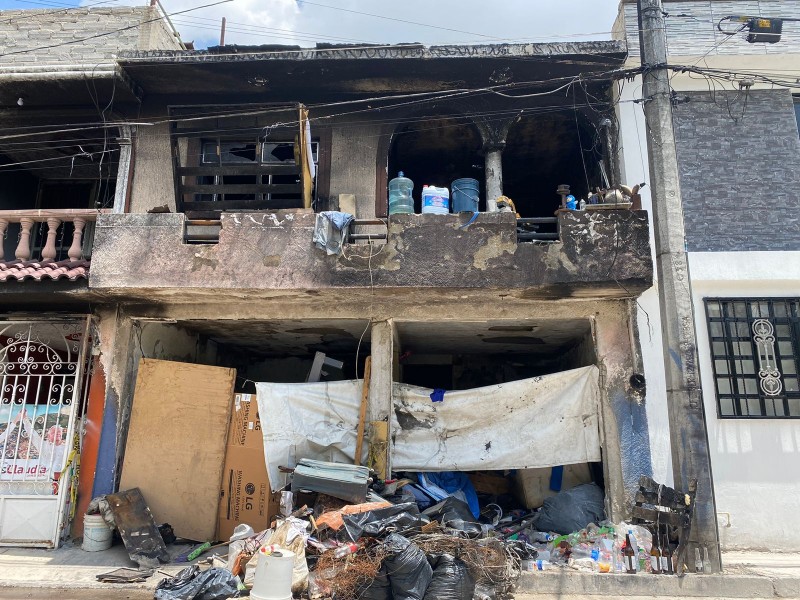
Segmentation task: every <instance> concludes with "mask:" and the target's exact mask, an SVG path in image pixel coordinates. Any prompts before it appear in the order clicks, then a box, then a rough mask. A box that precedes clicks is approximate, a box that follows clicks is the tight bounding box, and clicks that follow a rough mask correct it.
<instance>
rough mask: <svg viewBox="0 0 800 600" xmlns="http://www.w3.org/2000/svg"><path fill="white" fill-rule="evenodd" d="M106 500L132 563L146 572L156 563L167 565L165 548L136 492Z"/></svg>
mask: <svg viewBox="0 0 800 600" xmlns="http://www.w3.org/2000/svg"><path fill="white" fill-rule="evenodd" d="M106 500H108V506H109V508H110V509H111V513H112V514H113V515H114V522H115V523H116V524H117V529H119V534H120V536H122V541H123V542H124V544H125V549H126V550H127V551H128V554H129V555H130V557H131V560H132V561H133V562H136V563H139V565H140V566H142V567H150V568H153V567H157V566H158V564H159V561H161V562H164V563H166V562H169V552H167V547H166V545H165V544H164V540H163V539H162V538H161V534H160V533H159V532H158V527H156V522H155V521H154V520H153V514H152V513H151V512H150V508H149V507H148V506H147V502H145V499H144V496H142V492H141V491H140V490H139V488H133V489H130V490H126V491H124V492H119V493H117V494H110V495H108V496H106Z"/></svg>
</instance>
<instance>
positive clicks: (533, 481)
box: [517, 463, 592, 509]
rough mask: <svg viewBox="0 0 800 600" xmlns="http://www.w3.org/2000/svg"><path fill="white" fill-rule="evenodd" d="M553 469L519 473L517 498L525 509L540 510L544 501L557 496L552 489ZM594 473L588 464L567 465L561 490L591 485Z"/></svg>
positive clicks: (528, 470)
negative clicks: (551, 473) (583, 484)
mask: <svg viewBox="0 0 800 600" xmlns="http://www.w3.org/2000/svg"><path fill="white" fill-rule="evenodd" d="M551 471H552V469H549V468H547V469H522V470H520V471H517V497H518V500H519V501H520V502H522V503H523V505H524V506H525V508H528V509H533V508H539V507H540V506H542V504H544V499H545V498H549V497H550V496H555V495H556V494H557V493H558V492H554V491H552V490H551V489H550V472H551ZM591 481H592V473H591V471H590V469H589V465H588V463H580V464H576V465H566V466H565V467H564V476H563V478H562V479H561V489H562V490H568V489H571V488H574V487H575V486H576V485H579V484H581V483H591Z"/></svg>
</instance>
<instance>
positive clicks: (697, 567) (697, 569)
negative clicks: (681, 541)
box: [694, 548, 703, 575]
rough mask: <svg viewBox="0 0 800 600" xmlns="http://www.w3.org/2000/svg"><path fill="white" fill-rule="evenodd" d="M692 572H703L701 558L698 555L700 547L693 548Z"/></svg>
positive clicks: (700, 573)
mask: <svg viewBox="0 0 800 600" xmlns="http://www.w3.org/2000/svg"><path fill="white" fill-rule="evenodd" d="M694 572H695V573H697V574H698V575H702V574H703V559H702V558H701V557H700V548H695V549H694Z"/></svg>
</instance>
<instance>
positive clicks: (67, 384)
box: [0, 317, 91, 548]
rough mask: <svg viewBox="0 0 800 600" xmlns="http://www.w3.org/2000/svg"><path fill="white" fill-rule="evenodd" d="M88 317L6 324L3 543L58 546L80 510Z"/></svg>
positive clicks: (0, 460)
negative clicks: (77, 506) (76, 507)
mask: <svg viewBox="0 0 800 600" xmlns="http://www.w3.org/2000/svg"><path fill="white" fill-rule="evenodd" d="M90 325H91V318H90V317H82V318H78V319H75V318H73V319H63V320H61V319H53V320H41V321H34V320H28V321H11V320H6V321H0V467H1V468H0V546H11V545H13V546H41V547H47V548H54V547H56V546H58V542H59V540H60V538H61V534H62V532H63V531H64V530H65V528H66V527H67V525H68V522H69V519H68V513H69V511H70V509H71V508H72V507H74V505H75V503H74V491H75V490H76V489H77V470H78V460H79V455H80V431H79V429H78V418H79V416H80V415H81V414H82V412H83V410H82V409H83V405H84V403H85V400H86V393H87V391H88V388H89V386H88V358H89V357H88V352H87V347H88V344H89V337H90V329H89V328H90Z"/></svg>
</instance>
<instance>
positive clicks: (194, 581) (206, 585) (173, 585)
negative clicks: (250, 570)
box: [154, 565, 240, 600]
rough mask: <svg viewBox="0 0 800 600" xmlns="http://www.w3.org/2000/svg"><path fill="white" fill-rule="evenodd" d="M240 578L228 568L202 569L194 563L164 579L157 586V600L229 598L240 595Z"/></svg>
mask: <svg viewBox="0 0 800 600" xmlns="http://www.w3.org/2000/svg"><path fill="white" fill-rule="evenodd" d="M239 584H240V582H239V580H238V578H236V577H234V576H233V575H232V574H231V572H230V571H228V570H227V569H218V568H211V569H208V570H207V571H200V567H198V566H197V565H192V566H191V567H186V568H185V569H183V570H182V571H180V572H179V573H178V574H177V575H175V577H168V578H165V579H162V580H161V581H160V582H159V583H158V585H157V586H156V593H155V596H154V599H155V600H227V598H238V597H239Z"/></svg>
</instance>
